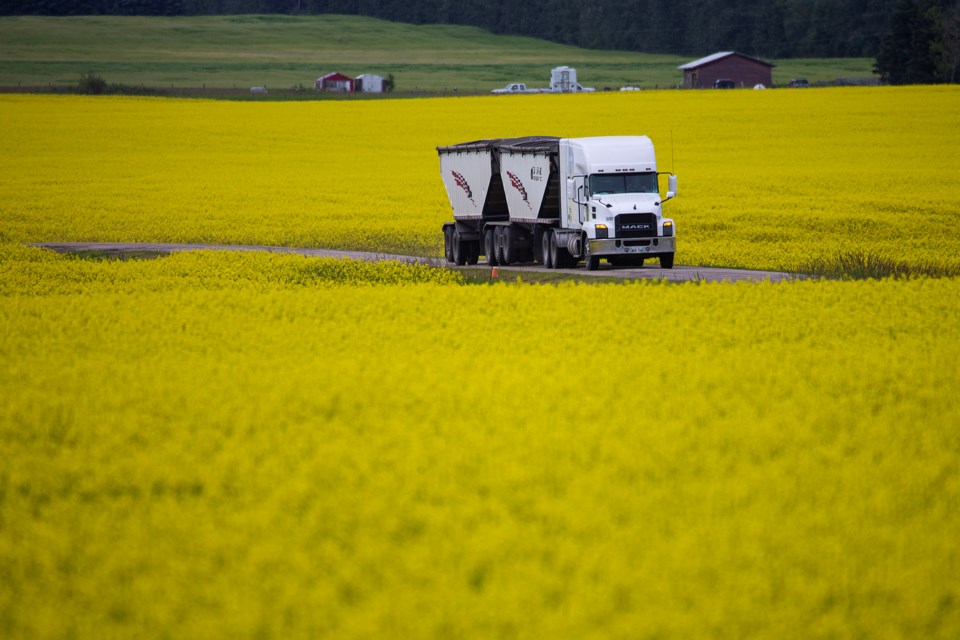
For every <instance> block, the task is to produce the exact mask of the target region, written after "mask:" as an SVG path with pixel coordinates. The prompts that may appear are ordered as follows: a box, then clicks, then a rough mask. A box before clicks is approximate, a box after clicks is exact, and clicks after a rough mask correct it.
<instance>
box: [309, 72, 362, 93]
mask: <svg viewBox="0 0 960 640" xmlns="http://www.w3.org/2000/svg"><path fill="white" fill-rule="evenodd" d="M314 88H316V90H317V91H335V92H339V93H353V89H354V80H353V78H351V77H349V76H345V75H343V74H342V73H337V72H336V71H334V72H333V73H328V74H327V75H325V76H320V77H319V78H317V82H316V84H315V85H314Z"/></svg>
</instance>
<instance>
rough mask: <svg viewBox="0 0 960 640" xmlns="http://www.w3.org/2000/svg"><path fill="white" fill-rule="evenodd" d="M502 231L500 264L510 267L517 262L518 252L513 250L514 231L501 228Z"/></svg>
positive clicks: (508, 228)
mask: <svg viewBox="0 0 960 640" xmlns="http://www.w3.org/2000/svg"><path fill="white" fill-rule="evenodd" d="M500 229H501V232H500V238H501V240H500V246H501V247H502V249H501V251H502V253H501V260H500V262H502V263H503V264H504V265H508V266H509V265H511V264H513V263H514V262H516V261H517V256H516V255H515V253H516V252H515V251H514V250H513V229H512V228H511V227H500Z"/></svg>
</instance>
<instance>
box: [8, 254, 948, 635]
mask: <svg viewBox="0 0 960 640" xmlns="http://www.w3.org/2000/svg"><path fill="white" fill-rule="evenodd" d="M439 273H443V272H439ZM433 278H434V276H431V272H430V271H429V270H423V268H413V267H404V266H401V265H384V266H373V267H358V268H356V269H354V270H352V271H350V272H349V275H344V272H343V271H342V270H337V269H334V268H333V267H332V266H331V264H330V263H329V262H327V261H320V260H316V259H309V258H301V257H298V256H266V255H246V254H243V255H234V254H223V253H214V252H209V253H199V254H189V255H188V254H177V255H173V256H170V257H168V258H163V259H158V260H153V261H132V262H97V261H89V260H79V259H76V258H72V259H71V258H67V257H63V256H58V255H55V254H51V253H47V252H42V251H39V250H36V249H28V248H20V247H11V246H7V247H5V248H4V249H3V250H2V251H0V397H2V398H3V402H2V403H0V460H2V461H3V463H2V464H0V576H2V580H0V629H2V630H3V635H4V636H6V637H171V638H181V637H252V636H256V637H262V638H270V637H276V638H291V637H335V638H379V637H403V638H451V637H465V638H489V637H498V636H499V637H511V638H591V637H595V638H606V637H612V638H616V637H621V638H633V637H676V638H691V637H730V638H734V637H737V638H739V637H748V636H752V637H770V638H808V637H870V638H903V637H909V638H917V637H923V638H955V637H957V636H958V635H960V547H958V545H957V540H960V515H958V513H960V510H958V505H960V474H958V473H957V461H958V453H960V437H958V432H957V425H958V424H960V382H958V380H960V375H958V373H960V311H958V309H960V308H958V305H957V300H958V299H960V281H958V280H956V279H941V280H931V279H915V280H900V281H895V280H883V281H860V282H792V283H783V284H779V285H774V284H741V285H715V284H687V285H668V284H634V285H623V286H583V285H581V286H505V285H494V286H450V285H449V284H442V282H443V278H444V276H442V275H437V276H435V278H437V279H433ZM383 281H389V282H392V283H393V284H381V285H379V286H366V285H365V284H364V283H366V282H383ZM438 282H439V284H438Z"/></svg>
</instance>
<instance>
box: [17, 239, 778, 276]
mask: <svg viewBox="0 0 960 640" xmlns="http://www.w3.org/2000/svg"><path fill="white" fill-rule="evenodd" d="M33 246H36V247H44V248H46V249H52V250H54V251H58V252H60V253H88V252H97V253H106V254H117V255H122V254H131V253H151V252H157V253H174V252H177V251H199V250H201V249H213V250H217V251H271V252H274V253H297V254H301V255H306V256H321V257H326V258H351V259H354V260H397V261H400V262H407V263H411V264H414V263H416V264H431V265H434V266H444V265H446V264H447V263H446V262H445V261H443V260H441V259H437V258H418V257H416V256H399V255H393V254H388V253H370V252H367V251H337V250H334V249H301V248H296V247H269V246H255V245H226V244H169V243H158V242H42V243H37V244H35V245H33ZM481 266H482V263H481ZM562 271H565V272H568V273H576V274H577V275H580V276H587V277H591V276H616V277H618V278H632V279H637V280H639V279H663V280H673V281H678V282H683V281H690V280H702V281H705V282H740V281H744V280H748V281H763V280H769V281H770V282H780V281H782V280H793V279H796V278H797V276H796V275H794V274H790V273H782V272H779V271H753V270H749V269H720V268H717V267H685V266H683V265H675V266H674V268H673V269H661V268H660V266H659V264H657V263H656V262H652V263H651V264H649V265H645V266H643V267H637V268H619V269H614V268H612V267H610V266H609V265H607V264H606V263H601V266H600V269H598V270H597V271H587V270H586V269H584V268H583V267H578V268H576V269H564V270H562ZM510 272H517V273H524V272H546V273H550V271H549V270H547V269H544V267H543V265H539V264H531V265H515V266H510V267H500V273H501V274H503V275H506V274H509V273H510ZM501 277H502V276H501Z"/></svg>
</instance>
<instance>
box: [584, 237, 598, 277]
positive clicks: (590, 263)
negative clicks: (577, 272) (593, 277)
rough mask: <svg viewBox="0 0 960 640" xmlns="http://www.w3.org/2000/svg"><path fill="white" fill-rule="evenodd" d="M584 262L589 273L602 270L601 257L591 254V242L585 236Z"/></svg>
mask: <svg viewBox="0 0 960 640" xmlns="http://www.w3.org/2000/svg"><path fill="white" fill-rule="evenodd" d="M583 262H584V266H585V267H586V268H587V271H596V270H597V269H599V268H600V257H599V256H595V255H593V254H592V253H590V240H588V239H587V236H583Z"/></svg>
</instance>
